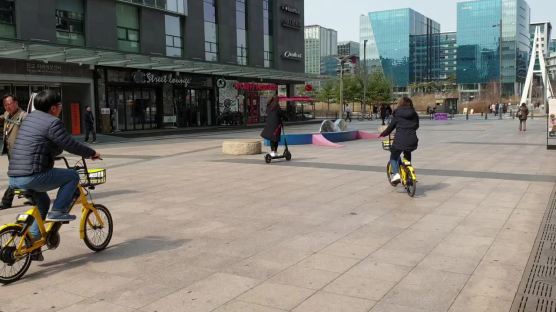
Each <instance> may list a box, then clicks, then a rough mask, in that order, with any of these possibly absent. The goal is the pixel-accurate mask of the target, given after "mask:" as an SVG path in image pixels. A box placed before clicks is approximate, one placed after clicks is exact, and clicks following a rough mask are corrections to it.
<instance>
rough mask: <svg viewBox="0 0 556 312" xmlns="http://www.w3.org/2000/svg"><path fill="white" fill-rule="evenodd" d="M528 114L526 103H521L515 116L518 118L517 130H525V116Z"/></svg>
mask: <svg viewBox="0 0 556 312" xmlns="http://www.w3.org/2000/svg"><path fill="white" fill-rule="evenodd" d="M528 115H529V109H528V108H527V104H525V103H521V106H520V107H519V108H518V109H517V117H518V118H519V131H527V116H528Z"/></svg>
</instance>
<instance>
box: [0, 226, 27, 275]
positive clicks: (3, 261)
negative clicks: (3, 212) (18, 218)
mask: <svg viewBox="0 0 556 312" xmlns="http://www.w3.org/2000/svg"><path fill="white" fill-rule="evenodd" d="M20 230H21V227H19V226H9V227H6V228H4V229H3V230H2V231H0V283H2V284H9V283H13V282H15V281H17V280H19V279H20V278H21V277H23V275H25V272H27V270H28V269H29V266H31V254H27V255H25V256H24V257H21V258H19V259H16V258H15V256H14V253H15V251H16V248H17V245H19V243H20V242H21V239H22V237H21V236H18V235H17V233H19V231H20ZM12 237H14V239H13V241H12V242H11V243H10V244H8V241H9V240H10V239H12ZM25 242H26V244H27V246H29V245H31V243H30V242H29V239H28V238H27V237H25Z"/></svg>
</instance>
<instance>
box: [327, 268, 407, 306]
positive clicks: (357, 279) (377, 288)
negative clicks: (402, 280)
mask: <svg viewBox="0 0 556 312" xmlns="http://www.w3.org/2000/svg"><path fill="white" fill-rule="evenodd" d="M396 284H397V282H396V281H384V280H379V279H374V278H369V277H366V276H358V275H354V274H349V273H348V274H344V275H342V276H341V277H339V278H338V279H337V280H335V281H334V282H332V283H331V284H330V285H328V286H326V288H324V291H326V292H330V293H334V294H339V295H345V296H350V297H356V298H364V299H370V300H374V301H378V300H380V299H382V297H384V295H386V294H387V293H388V292H389V291H390V289H392V287H394V285H396Z"/></svg>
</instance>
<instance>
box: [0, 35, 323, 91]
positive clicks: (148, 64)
mask: <svg viewBox="0 0 556 312" xmlns="http://www.w3.org/2000/svg"><path fill="white" fill-rule="evenodd" d="M0 58H11V59H22V60H35V61H43V62H45V63H48V62H61V63H73V64H79V65H93V66H112V67H126V68H135V69H150V70H163V71H174V72H183V73H194V74H211V75H219V76H227V77H244V78H251V79H268V80H282V81H292V82H299V83H304V82H305V81H308V80H320V79H321V78H322V79H325V77H320V76H315V75H308V74H305V73H294V72H287V71H280V70H273V69H266V68H253V67H246V66H237V65H226V64H219V63H210V62H203V61H190V60H183V59H175V58H170V57H164V56H148V55H141V54H134V53H125V52H118V51H110V50H99V49H85V48H78V47H68V46H59V45H55V44H43V43H33V42H27V41H17V40H0Z"/></svg>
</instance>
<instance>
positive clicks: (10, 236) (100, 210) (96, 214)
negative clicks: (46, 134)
mask: <svg viewBox="0 0 556 312" xmlns="http://www.w3.org/2000/svg"><path fill="white" fill-rule="evenodd" d="M57 159H59V160H64V162H65V164H66V166H67V167H68V169H73V170H76V171H77V172H78V173H79V175H80V178H81V183H80V184H79V185H78V189H79V193H80V194H79V197H77V198H76V199H75V200H74V202H73V204H72V207H71V209H73V208H74V207H75V206H78V205H79V204H81V205H82V210H81V212H82V215H81V223H80V226H79V234H80V238H81V239H82V240H83V241H84V242H85V245H87V247H88V248H89V249H91V250H93V251H101V250H104V249H105V248H106V247H108V244H109V243H110V239H111V238H112V231H113V229H114V224H113V221H112V216H111V214H110V211H108V209H107V208H106V207H105V206H103V205H99V204H95V203H93V201H92V198H91V200H90V201H89V199H88V197H89V198H90V197H91V196H90V191H91V190H94V189H95V186H96V185H99V184H103V183H105V182H106V170H105V169H88V168H87V163H86V162H85V159H84V158H82V159H81V160H80V161H79V162H78V163H77V164H76V165H75V166H70V165H69V163H68V160H67V159H66V158H65V157H60V158H57ZM16 194H18V195H21V196H24V197H27V198H33V195H34V192H33V191H32V190H16ZM71 209H70V211H71ZM35 220H36V221H37V224H38V226H39V230H40V233H41V237H40V238H39V239H37V240H35V241H33V240H32V237H31V234H30V233H29V229H30V228H31V225H32V224H33V222H34V221H35ZM65 223H69V222H45V221H43V219H42V218H41V215H40V212H39V209H38V208H37V207H36V206H34V207H33V208H31V209H30V210H28V211H27V212H25V213H24V214H20V215H19V216H18V217H17V219H16V222H15V223H12V224H6V225H4V226H2V227H0V283H2V284H9V283H13V282H15V281H17V280H19V279H20V278H22V277H23V275H25V273H26V272H27V270H28V269H29V266H30V265H31V262H32V257H31V255H32V253H33V252H34V251H39V249H40V248H42V247H43V246H46V247H47V249H56V248H57V247H58V246H59V244H60V234H59V230H60V227H61V226H62V224H65Z"/></svg>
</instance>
